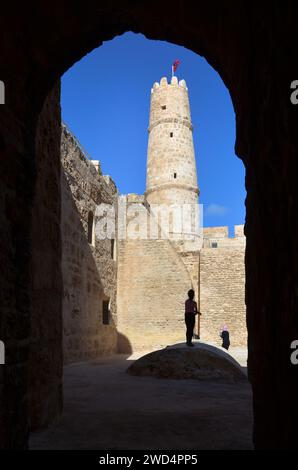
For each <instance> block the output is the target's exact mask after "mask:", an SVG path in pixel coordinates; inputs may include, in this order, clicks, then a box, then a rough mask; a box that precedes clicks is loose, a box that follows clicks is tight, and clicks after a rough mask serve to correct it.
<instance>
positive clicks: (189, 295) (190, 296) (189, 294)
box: [187, 289, 195, 300]
mask: <svg viewBox="0 0 298 470" xmlns="http://www.w3.org/2000/svg"><path fill="white" fill-rule="evenodd" d="M187 295H188V298H189V299H190V300H193V298H194V296H195V291H194V290H193V289H189V291H188V292H187Z"/></svg>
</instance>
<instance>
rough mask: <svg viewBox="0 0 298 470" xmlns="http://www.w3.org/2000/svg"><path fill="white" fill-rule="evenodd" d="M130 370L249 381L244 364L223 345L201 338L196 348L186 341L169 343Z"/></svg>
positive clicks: (181, 376)
mask: <svg viewBox="0 0 298 470" xmlns="http://www.w3.org/2000/svg"><path fill="white" fill-rule="evenodd" d="M127 373H128V374H130V375H138V376H153V377H158V378H167V379H169V378H172V379H195V380H205V381H219V382H239V381H247V377H246V375H245V373H244V372H243V370H242V368H241V366H240V365H239V364H238V362H237V361H235V359H233V358H232V357H231V356H230V355H229V354H227V353H226V352H225V351H223V350H222V349H219V348H216V347H214V346H211V345H209V344H206V343H201V342H197V343H196V344H195V346H194V347H193V348H189V347H188V346H186V345H184V344H175V345H173V346H167V347H166V348H165V349H161V350H158V351H153V352H151V353H149V354H146V355H145V356H142V357H140V358H139V359H138V360H136V361H135V362H134V363H133V364H132V365H131V366H130V367H129V368H128V369H127Z"/></svg>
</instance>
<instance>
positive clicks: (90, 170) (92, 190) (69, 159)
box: [61, 126, 117, 363]
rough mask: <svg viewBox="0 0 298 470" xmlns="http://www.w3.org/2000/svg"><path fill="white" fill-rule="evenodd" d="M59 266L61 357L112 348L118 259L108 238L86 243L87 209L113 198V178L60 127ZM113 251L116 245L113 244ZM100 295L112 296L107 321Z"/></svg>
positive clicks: (114, 345) (82, 356) (86, 355)
mask: <svg viewBox="0 0 298 470" xmlns="http://www.w3.org/2000/svg"><path fill="white" fill-rule="evenodd" d="M61 159H62V178H61V191H62V270H63V285H64V294H63V337H64V340H63V343H64V362H66V363H68V362H72V361H77V360H83V359H89V358H95V357H98V356H101V355H107V354H111V353H115V352H116V348H117V331H116V274H117V273H116V260H115V259H113V258H115V256H114V257H113V256H112V244H111V240H110V239H105V240H101V239H98V237H97V236H96V235H95V240H94V243H93V244H92V243H88V238H87V232H88V214H89V212H90V211H91V212H92V213H93V214H94V221H95V222H96V217H95V210H96V206H97V205H98V204H100V203H105V204H110V205H111V204H113V203H114V202H115V201H116V200H117V189H116V187H115V184H114V183H113V181H112V180H111V178H109V177H107V176H103V175H101V173H100V169H96V167H95V166H94V165H93V163H92V162H91V161H90V160H88V159H87V158H86V156H85V155H84V153H83V151H82V149H81V148H80V145H79V143H78V142H77V141H76V139H75V138H74V137H73V136H72V135H71V133H70V132H69V131H68V129H67V128H66V127H65V126H63V127H62V142H61ZM114 250H115V252H116V246H115V247H114ZM103 301H110V324H108V325H107V324H103Z"/></svg>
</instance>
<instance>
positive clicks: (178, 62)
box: [172, 59, 180, 77]
mask: <svg viewBox="0 0 298 470" xmlns="http://www.w3.org/2000/svg"><path fill="white" fill-rule="evenodd" d="M179 64H180V60H178V59H176V60H175V61H174V63H173V65H172V77H174V73H175V72H176V70H177V67H178V65H179Z"/></svg>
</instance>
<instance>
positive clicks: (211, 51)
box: [0, 0, 298, 448]
mask: <svg viewBox="0 0 298 470" xmlns="http://www.w3.org/2000/svg"><path fill="white" fill-rule="evenodd" d="M196 5H197V4H196ZM5 8H6V11H2V18H1V21H2V25H1V28H0V37H1V41H0V49H1V57H2V62H1V64H0V75H1V76H0V78H1V80H3V82H4V83H5V93H6V96H5V101H6V104H5V105H2V106H1V110H0V123H1V128H0V129H1V130H0V152H1V172H0V175H1V189H0V195H1V197H0V201H1V222H2V223H1V226H2V227H3V230H2V235H1V237H2V240H1V242H2V249H1V258H2V265H3V266H5V270H2V271H1V274H0V282H1V293H2V297H1V300H2V303H3V309H2V315H1V323H0V328H1V329H0V335H1V340H3V341H4V342H5V345H6V358H7V363H6V365H5V368H4V369H3V370H2V371H1V375H0V381H1V382H2V392H1V393H2V396H1V408H0V413H1V419H0V423H1V424H0V437H1V439H0V441H1V445H2V447H6V448H24V447H26V442H27V422H28V420H27V401H28V387H27V378H26V377H27V372H28V364H29V362H30V361H29V360H28V346H29V342H31V343H32V341H33V342H34V340H35V339H36V338H41V337H42V335H43V334H44V333H45V332H46V335H45V336H46V340H45V341H44V342H43V343H42V350H40V348H37V353H38V356H39V361H40V362H39V363H40V364H41V363H42V360H44V363H45V364H46V365H47V367H48V377H49V380H50V378H51V384H52V385H51V391H52V395H51V396H49V397H48V401H47V405H46V407H42V409H40V410H39V413H43V420H44V422H47V421H48V419H49V416H50V419H53V418H54V417H55V415H56V414H57V413H58V412H59V409H60V407H61V362H60V361H61V351H60V350H59V344H60V337H59V331H60V330H59V328H60V327H61V318H60V317H59V315H60V313H61V296H62V285H61V266H60V256H59V253H60V248H61V246H60V235H59V213H60V197H59V185H58V179H59V155H58V152H59V145H58V141H57V138H58V137H57V136H58V131H57V129H58V127H59V126H58V123H57V120H55V115H56V116H57V115H58V112H59V110H58V108H57V103H58V101H57V98H58V90H57V86H56V88H55V89H54V91H52V92H51V90H53V88H54V85H55V84H56V83H57V80H58V79H59V77H60V76H61V74H62V73H63V72H64V71H65V70H67V69H68V68H69V67H70V66H71V65H72V64H73V63H74V62H75V61H77V60H79V59H80V58H81V57H82V56H83V55H85V54H86V53H87V52H89V51H90V50H92V49H93V48H94V47H97V46H98V45H100V43H101V42H102V41H104V40H108V39H112V38H113V37H114V36H116V35H117V34H121V33H123V32H125V31H129V30H131V31H134V32H142V33H143V34H145V35H146V36H147V37H148V38H151V39H159V40H167V41H170V42H173V43H176V44H180V45H183V46H185V47H188V48H189V49H191V50H193V51H194V52H196V53H198V54H201V55H203V56H204V57H205V58H206V59H207V60H208V62H209V63H210V64H211V65H212V66H213V67H214V68H215V69H216V70H217V71H218V72H219V73H220V75H221V77H222V79H223V81H224V82H225V84H226V86H227V87H228V89H229V91H230V94H231V97H232V101H233V104H234V109H235V112H236V120H237V141H236V152H237V154H238V155H239V157H241V158H242V159H243V161H244V164H245V167H246V189H247V200H246V208H247V217H246V227H245V233H246V237H247V250H246V303H247V324H248V333H249V374H250V378H251V381H252V386H253V393H254V417H255V427H254V440H255V445H256V447H257V448H274V447H275V448H291V447H294V446H295V428H296V423H297V418H298V407H297V404H296V403H295V400H296V396H297V388H298V374H297V370H296V369H295V366H293V365H292V364H291V363H290V360H289V357H290V343H291V341H292V340H294V339H297V338H298V316H297V311H298V295H297V289H298V268H297V266H298V263H297V261H298V260H297V257H298V255H297V248H296V246H297V243H296V240H297V237H298V226H297V222H296V221H297V212H298V195H297V191H296V186H297V183H296V174H297V157H296V154H297V141H296V128H297V113H298V107H295V106H293V105H292V104H291V102H290V99H289V95H290V83H291V82H292V81H293V80H294V79H297V76H298V70H297V65H296V56H295V51H294V44H295V34H296V32H297V26H296V24H295V18H296V14H297V6H296V5H295V4H294V2H291V3H289V4H287V5H286V6H282V5H281V4H278V5H277V4H273V5H272V7H271V8H270V10H268V8H267V7H266V5H265V4H264V5H258V7H255V6H254V5H253V4H250V5H248V4H247V2H245V1H239V2H237V3H234V2H231V3H228V4H227V3H225V4H223V2H218V5H217V7H216V6H215V5H214V2H213V3H212V4H208V3H207V4H206V3H205V2H202V3H199V5H197V6H196V7H194V4H193V2H191V1H185V2H183V3H182V2H179V1H178V0H177V1H176V0H172V1H165V2H163V3H162V5H161V4H160V2H157V1H156V0H153V1H150V2H148V1H145V2H137V1H135V0H130V1H129V0H128V1H126V2H118V1H116V2H113V4H111V5H104V6H102V5H101V4H100V3H99V2H97V1H95V0H87V1H85V2H84V4H83V5H80V6H77V5H74V4H73V2H70V1H68V0H66V1H65V2H63V4H62V5H61V3H60V2H57V1H56V0H53V1H52V2H51V3H50V4H40V3H38V2H31V3H29V4H28V3H26V5H24V6H18V10H17V15H16V13H15V11H14V8H15V6H14V5H9V6H6V7H5ZM103 67H104V64H103ZM119 86H121V75H120V76H119ZM50 92H51V93H50ZM47 96H48V99H47V100H46V97H47ZM42 107H43V112H42V113H41V114H40V112H41V110H42ZM38 119H39V131H38V132H37V123H38ZM49 120H50V121H49ZM49 123H50V125H49ZM38 148H39V149H40V151H36V149H38ZM53 155H54V157H53ZM45 182H46V184H44V183H45ZM45 222H46V224H45ZM46 231H47V232H48V234H49V236H47V237H44V236H43V235H44V234H45V232H46ZM32 249H33V256H32V255H31V253H32V251H31V250H32ZM41 254H42V256H43V259H44V260H48V262H47V263H44V264H38V263H37V261H38V259H40V255H41ZM30 269H31V271H32V276H31V278H30V275H29V274H30ZM30 279H31V280H30ZM32 289H33V291H32ZM34 290H35V292H34ZM34 296H35V298H34ZM49 297H51V299H52V298H54V299H55V302H56V303H55V309H52V308H50V307H49V303H48V302H47V299H48V298H49ZM47 305H48V307H47V308H45V309H44V307H45V306H47ZM35 309H37V310H35ZM37 311H38V312H43V313H44V318H43V317H40V321H39V323H38V325H37V327H36V328H35V327H34V328H35V329H32V326H34V322H32V321H31V320H32V318H34V315H36V314H37ZM49 316H50V317H51V320H52V322H51V324H52V325H55V328H56V330H55V331H53V330H51V327H50V325H49V321H48V318H49ZM60 334H61V333H60ZM49 348H50V349H49ZM49 351H50V353H49ZM53 351H54V353H53ZM48 354H50V359H49V357H48ZM31 362H32V359H31ZM53 364H56V367H55V369H54V370H52V368H51V365H53ZM39 369H40V368H39ZM31 370H32V368H31ZM31 376H32V373H31ZM33 376H34V377H35V382H36V386H37V391H38V390H39V389H38V382H39V379H38V369H37V370H34V368H33ZM1 382H0V383H1ZM53 384H55V385H54V387H53ZM46 388H47V387H46Z"/></svg>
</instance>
